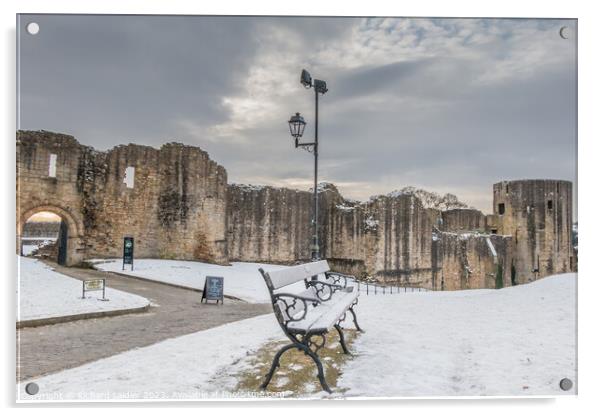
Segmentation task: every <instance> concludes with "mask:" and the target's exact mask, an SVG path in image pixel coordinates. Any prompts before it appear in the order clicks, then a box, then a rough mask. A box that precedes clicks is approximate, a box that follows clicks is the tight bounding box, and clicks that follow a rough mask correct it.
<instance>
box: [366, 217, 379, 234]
mask: <svg viewBox="0 0 602 416" xmlns="http://www.w3.org/2000/svg"><path fill="white" fill-rule="evenodd" d="M364 224H366V228H367V229H371V230H375V229H376V228H378V224H379V222H378V220H375V219H374V217H373V216H372V215H371V216H370V217H368V218H366V220H365V221H364Z"/></svg>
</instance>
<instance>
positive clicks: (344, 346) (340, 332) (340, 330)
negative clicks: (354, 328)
mask: <svg viewBox="0 0 602 416" xmlns="http://www.w3.org/2000/svg"><path fill="white" fill-rule="evenodd" d="M334 327H335V329H336V330H337V332H338V333H339V340H340V341H341V347H342V348H343V353H345V354H351V353H350V352H349V350H348V349H347V345H346V344H345V337H344V335H343V330H342V329H341V327H340V326H339V325H335V326H334Z"/></svg>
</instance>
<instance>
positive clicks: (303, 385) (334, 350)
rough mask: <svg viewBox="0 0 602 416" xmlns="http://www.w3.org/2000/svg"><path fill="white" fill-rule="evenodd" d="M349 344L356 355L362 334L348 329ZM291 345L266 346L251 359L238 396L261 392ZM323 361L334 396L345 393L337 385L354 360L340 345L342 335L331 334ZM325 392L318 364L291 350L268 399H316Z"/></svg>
mask: <svg viewBox="0 0 602 416" xmlns="http://www.w3.org/2000/svg"><path fill="white" fill-rule="evenodd" d="M343 331H344V334H345V343H346V344H347V348H348V349H349V350H350V351H351V353H352V354H353V348H352V347H353V342H354V341H355V338H356V336H357V334H358V331H355V330H350V329H344V330H343ZM289 343H290V341H288V340H286V341H279V342H271V343H268V344H265V345H263V346H262V347H261V348H260V349H259V350H258V351H257V352H256V353H255V354H254V355H253V357H252V358H251V360H250V363H249V367H250V369H249V370H247V371H245V372H244V373H240V374H238V376H237V379H238V380H239V381H238V385H237V386H236V391H237V392H249V393H251V394H252V393H255V392H258V391H261V387H260V385H261V383H262V382H263V380H264V379H265V375H266V374H267V373H268V371H269V370H270V367H271V365H272V360H273V359H274V356H275V355H276V353H277V352H278V350H279V349H280V348H282V347H284V346H285V345H287V344H289ZM318 355H319V356H320V361H322V366H323V368H324V375H325V377H326V382H327V383H328V385H329V386H330V388H331V390H332V391H333V393H334V392H339V393H342V392H344V391H343V390H341V389H338V388H337V381H338V378H339V376H340V375H341V374H342V373H341V368H342V366H343V364H344V363H345V362H346V361H347V360H349V359H352V357H353V356H352V355H346V354H344V353H343V350H342V348H341V344H340V343H339V334H338V333H337V331H336V330H334V329H333V330H331V331H330V332H329V333H328V334H327V335H326V344H325V345H324V347H323V348H321V349H320V350H319V351H318ZM321 391H322V387H321V386H320V382H319V381H318V368H317V367H316V365H315V364H314V361H313V360H312V359H311V358H310V357H308V356H306V355H305V354H304V353H303V352H302V351H298V350H297V349H290V350H288V351H287V352H285V353H284V355H282V357H281V358H280V367H279V368H277V369H276V372H275V373H274V376H273V377H272V381H271V382H270V385H269V386H268V388H267V389H266V396H269V395H270V394H274V395H277V396H278V397H300V396H307V395H312V394H315V393H319V392H321Z"/></svg>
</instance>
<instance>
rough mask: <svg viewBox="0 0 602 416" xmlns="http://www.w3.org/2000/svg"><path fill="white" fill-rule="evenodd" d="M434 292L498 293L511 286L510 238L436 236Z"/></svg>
mask: <svg viewBox="0 0 602 416" xmlns="http://www.w3.org/2000/svg"><path fill="white" fill-rule="evenodd" d="M432 250H433V274H432V286H431V288H432V289H433V290H464V289H495V288H496V278H497V273H498V267H499V268H500V272H501V277H502V282H503V287H507V286H511V285H512V260H513V258H512V254H513V241H512V238H511V237H504V236H499V235H484V234H477V233H450V232H440V233H436V234H435V235H434V236H433V249H432Z"/></svg>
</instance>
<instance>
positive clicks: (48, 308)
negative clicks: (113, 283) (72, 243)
mask: <svg viewBox="0 0 602 416" xmlns="http://www.w3.org/2000/svg"><path fill="white" fill-rule="evenodd" d="M17 262H18V267H19V279H18V280H19V284H18V287H17V321H29V320H32V319H43V318H56V317H59V316H66V315H78V314H84V313H91V312H105V311H115V310H121V309H131V308H140V307H144V306H146V305H148V304H149V301H148V299H145V298H143V297H141V296H137V295H132V294H130V293H125V292H122V291H120V290H115V289H111V288H107V289H106V292H105V296H106V298H107V299H109V300H108V301H101V300H98V298H100V297H102V292H87V293H86V299H82V282H81V281H80V280H77V279H72V278H70V277H67V276H65V275H62V274H60V273H57V272H55V271H54V270H52V269H51V268H50V267H48V266H47V265H45V264H44V263H42V262H41V261H39V260H35V259H32V258H27V257H21V256H17Z"/></svg>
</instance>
